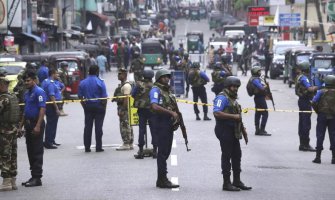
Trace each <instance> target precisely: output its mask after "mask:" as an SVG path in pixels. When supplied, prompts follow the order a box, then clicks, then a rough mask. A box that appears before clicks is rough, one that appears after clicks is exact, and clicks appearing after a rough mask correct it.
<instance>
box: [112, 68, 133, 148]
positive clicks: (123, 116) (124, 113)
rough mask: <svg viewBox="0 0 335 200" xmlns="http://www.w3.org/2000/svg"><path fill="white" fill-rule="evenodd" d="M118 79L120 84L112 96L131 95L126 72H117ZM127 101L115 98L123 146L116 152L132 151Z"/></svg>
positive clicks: (131, 132)
mask: <svg viewBox="0 0 335 200" xmlns="http://www.w3.org/2000/svg"><path fill="white" fill-rule="evenodd" d="M118 79H119V81H121V84H119V86H118V87H117V88H116V89H115V92H114V96H115V97H118V96H128V95H130V94H131V84H130V83H129V82H128V81H127V70H126V69H124V68H120V69H119V71H118ZM128 99H129V98H117V99H116V102H117V114H118V116H119V120H120V132H121V137H122V141H123V144H122V145H121V146H120V147H118V148H117V149H116V150H119V151H123V150H132V149H133V148H134V147H133V142H134V133H133V128H132V127H131V126H130V123H129V118H128Z"/></svg>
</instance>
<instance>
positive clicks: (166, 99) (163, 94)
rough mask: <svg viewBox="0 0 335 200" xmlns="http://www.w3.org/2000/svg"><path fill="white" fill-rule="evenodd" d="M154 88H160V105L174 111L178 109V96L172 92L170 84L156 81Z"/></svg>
mask: <svg viewBox="0 0 335 200" xmlns="http://www.w3.org/2000/svg"><path fill="white" fill-rule="evenodd" d="M152 88H158V89H159V90H160V96H159V99H158V105H160V106H162V107H163V108H165V109H168V110H171V111H174V112H175V111H177V108H176V106H175V105H176V104H177V101H176V98H175V97H174V96H173V95H172V93H171V92H170V87H169V86H165V85H162V84H160V83H157V82H156V83H155V84H154V86H153V87H152Z"/></svg>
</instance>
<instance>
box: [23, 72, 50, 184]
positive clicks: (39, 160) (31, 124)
mask: <svg viewBox="0 0 335 200" xmlns="http://www.w3.org/2000/svg"><path fill="white" fill-rule="evenodd" d="M36 79H37V77H36V74H35V73H34V72H32V71H28V72H27V73H25V74H24V76H23V80H24V82H25V85H26V88H27V92H26V93H25V95H24V102H25V107H24V115H23V123H21V124H20V130H21V129H22V128H21V127H22V125H23V124H24V128H25V130H26V135H25V136H26V144H27V152H28V159H29V163H30V170H31V176H32V177H31V178H30V179H29V180H28V181H26V182H23V183H22V185H24V186H26V187H34V186H41V185H42V181H41V178H42V172H43V170H42V166H43V154H44V149H43V134H44V128H45V122H44V115H45V109H46V99H47V97H46V94H45V92H44V90H43V89H42V88H40V87H38V86H37V85H36Z"/></svg>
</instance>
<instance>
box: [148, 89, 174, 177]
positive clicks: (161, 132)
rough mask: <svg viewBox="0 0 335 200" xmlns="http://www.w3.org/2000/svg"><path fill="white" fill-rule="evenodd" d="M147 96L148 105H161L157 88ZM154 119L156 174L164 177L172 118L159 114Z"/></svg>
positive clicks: (170, 138) (169, 148) (169, 147)
mask: <svg viewBox="0 0 335 200" xmlns="http://www.w3.org/2000/svg"><path fill="white" fill-rule="evenodd" d="M149 96H150V104H158V105H162V103H163V100H162V97H161V92H160V89H159V88H157V87H153V88H152V89H151V90H150V94H149ZM154 117H155V118H156V119H155V120H156V121H155V122H156V124H155V126H154V128H155V129H156V130H157V131H156V133H157V137H158V143H157V144H158V153H157V173H158V177H166V174H167V173H168V172H167V165H166V160H167V159H168V158H169V156H170V153H171V148H172V141H173V127H172V125H173V119H172V116H170V115H166V114H161V113H154Z"/></svg>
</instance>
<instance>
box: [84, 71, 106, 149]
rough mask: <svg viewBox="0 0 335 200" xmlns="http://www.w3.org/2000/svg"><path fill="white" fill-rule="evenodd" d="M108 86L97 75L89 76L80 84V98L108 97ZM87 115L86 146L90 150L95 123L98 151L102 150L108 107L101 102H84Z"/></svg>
mask: <svg viewBox="0 0 335 200" xmlns="http://www.w3.org/2000/svg"><path fill="white" fill-rule="evenodd" d="M107 96H108V95H107V92H106V85H105V82H104V81H103V80H101V79H100V78H98V77H97V76H95V75H89V76H88V77H87V78H86V79H84V80H83V81H81V82H80V84H79V90H78V97H79V98H80V99H93V98H105V97H107ZM83 108H84V113H85V128H84V145H85V150H90V147H91V140H92V128H93V122H94V123H95V141H96V150H97V151H100V150H102V135H103V131H102V126H103V122H104V119H105V114H106V105H105V104H104V103H103V102H102V101H101V100H88V101H84V102H83Z"/></svg>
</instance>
